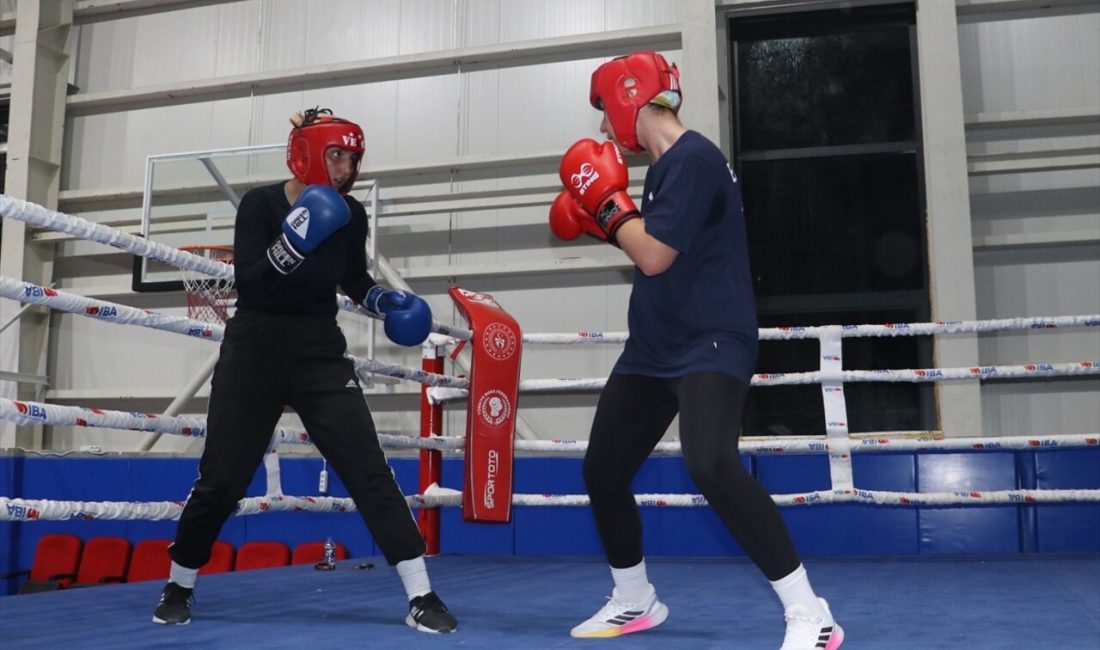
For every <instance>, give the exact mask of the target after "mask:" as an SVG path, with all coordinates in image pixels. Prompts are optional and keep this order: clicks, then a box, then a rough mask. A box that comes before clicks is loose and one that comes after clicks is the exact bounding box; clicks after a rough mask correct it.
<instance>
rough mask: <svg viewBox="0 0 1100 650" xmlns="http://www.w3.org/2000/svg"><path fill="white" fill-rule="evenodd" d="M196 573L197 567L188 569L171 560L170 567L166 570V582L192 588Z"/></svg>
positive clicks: (197, 573) (197, 571)
mask: <svg viewBox="0 0 1100 650" xmlns="http://www.w3.org/2000/svg"><path fill="white" fill-rule="evenodd" d="M198 575H199V570H198V569H188V568H187V567H185V566H180V565H178V564H176V563H175V562H174V561H173V562H172V568H171V570H170V571H169V572H168V582H174V583H176V584H177V585H179V586H181V587H186V588H188V589H194V588H195V577H196V576H198Z"/></svg>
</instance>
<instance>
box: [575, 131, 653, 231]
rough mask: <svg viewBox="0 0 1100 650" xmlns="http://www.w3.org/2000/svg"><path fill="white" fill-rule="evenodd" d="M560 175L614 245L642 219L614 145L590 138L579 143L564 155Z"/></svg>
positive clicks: (624, 168) (621, 156)
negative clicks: (627, 226) (622, 232)
mask: <svg viewBox="0 0 1100 650" xmlns="http://www.w3.org/2000/svg"><path fill="white" fill-rule="evenodd" d="M558 176H559V177H560V178H561V182H562V185H564V186H565V189H566V190H568V191H569V193H570V194H571V195H572V196H573V198H574V199H576V200H577V203H580V204H581V207H582V208H584V210H585V211H586V212H588V214H590V215H592V216H593V217H594V218H595V220H596V224H597V226H599V228H600V229H601V230H602V231H603V232H604V233H605V234H606V237H605V238H606V239H607V241H609V242H611V243H612V244H614V243H615V232H616V231H618V230H619V228H620V227H622V225H623V224H624V223H626V222H627V221H629V220H631V219H637V218H639V217H640V216H641V215H640V214H638V208H637V207H635V206H634V201H633V200H631V198H630V195H629V194H627V193H626V188H627V185H628V184H629V183H630V179H629V177H628V175H627V171H626V162H625V161H623V155H622V153H621V152H620V151H619V148H618V147H617V146H615V143H614V142H611V141H607V142H604V143H603V144H600V143H598V142H596V141H595V140H592V139H590V138H585V139H584V140H580V141H578V142H577V143H576V144H574V145H573V146H572V147H569V150H568V151H566V152H565V155H564V156H562V159H561V166H560V167H559V168H558Z"/></svg>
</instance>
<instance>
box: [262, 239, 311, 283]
mask: <svg viewBox="0 0 1100 650" xmlns="http://www.w3.org/2000/svg"><path fill="white" fill-rule="evenodd" d="M305 259H306V256H305V255H302V254H301V253H299V252H298V249H296V248H294V245H293V244H291V243H290V240H288V239H287V238H286V234H285V233H284V234H282V235H279V238H278V239H276V240H275V242H274V243H273V244H271V246H269V247H268V249H267V261H268V262H271V265H272V266H274V267H275V270H276V271H278V272H279V273H282V274H283V275H289V274H290V273H291V271H293V270H294V269H296V268H298V267H299V266H301V265H302V262H303V261H305Z"/></svg>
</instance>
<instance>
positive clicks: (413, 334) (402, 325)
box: [363, 284, 432, 346]
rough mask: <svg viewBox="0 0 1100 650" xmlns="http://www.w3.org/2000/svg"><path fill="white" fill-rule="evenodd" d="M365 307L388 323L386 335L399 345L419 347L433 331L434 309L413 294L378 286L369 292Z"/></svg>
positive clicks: (364, 300)
mask: <svg viewBox="0 0 1100 650" xmlns="http://www.w3.org/2000/svg"><path fill="white" fill-rule="evenodd" d="M363 306H364V307H366V308H367V311H369V312H370V313H372V314H374V315H375V316H377V317H378V318H381V319H382V320H383V321H385V325H384V327H385V330H386V336H387V337H389V339H390V340H391V341H393V342H394V343H396V344H398V345H409V346H412V345H420V344H421V343H423V342H424V339H426V338H428V334H429V333H431V331H432V310H431V308H430V307H428V303H426V302H424V299H423V298H421V297H420V296H418V295H416V294H414V293H408V292H406V291H391V290H390V289H387V288H385V287H383V286H382V285H378V284H376V285H374V286H373V287H371V288H370V291H368V292H367V297H366V298H364V299H363Z"/></svg>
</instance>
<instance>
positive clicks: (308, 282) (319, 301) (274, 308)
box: [233, 183, 376, 317]
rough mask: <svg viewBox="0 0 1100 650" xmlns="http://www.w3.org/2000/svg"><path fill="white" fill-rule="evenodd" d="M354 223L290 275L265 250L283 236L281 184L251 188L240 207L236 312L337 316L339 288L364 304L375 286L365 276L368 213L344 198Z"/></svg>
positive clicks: (235, 235)
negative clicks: (276, 267) (280, 268)
mask: <svg viewBox="0 0 1100 650" xmlns="http://www.w3.org/2000/svg"><path fill="white" fill-rule="evenodd" d="M344 200H345V201H347V204H348V207H349V208H350V209H351V221H350V222H349V223H348V224H347V225H346V226H344V227H343V228H340V229H339V230H337V231H336V232H334V233H332V235H330V236H329V237H328V239H326V240H325V241H323V242H321V245H320V246H318V247H317V248H316V249H314V250H313V251H312V252H310V253H309V254H308V255H306V258H305V261H304V262H302V265H301V266H299V267H298V268H297V269H295V270H294V271H293V272H291V273H290V274H289V275H283V274H281V273H279V272H278V271H277V270H276V269H275V267H274V266H272V264H271V262H269V261H268V259H267V249H268V247H269V246H271V244H272V243H273V242H274V241H275V239H276V238H278V237H279V235H280V234H281V233H282V225H283V221H284V220H285V219H286V215H287V214H288V213H289V212H290V203H289V202H288V201H287V200H286V194H285V192H284V191H283V183H276V184H274V185H264V186H262V187H257V188H254V189H252V190H249V191H248V192H247V193H246V194H245V195H244V198H242V199H241V203H240V206H238V208H237V222H236V226H235V228H234V233H233V265H234V267H235V274H236V285H237V308H238V309H243V310H247V311H253V312H264V313H271V314H289V315H294V316H326V315H328V316H332V317H335V316H336V312H337V309H338V307H337V305H336V287H337V285H339V286H340V287H341V288H342V289H343V290H344V293H345V294H347V296H348V297H349V298H351V299H352V300H354V301H355V302H362V301H363V298H365V297H366V295H367V291H368V290H369V289H370V288H371V287H372V286H374V285H375V284H376V282H375V281H374V280H373V279H372V278H371V277H370V275H369V274H368V273H367V249H366V242H367V211H366V210H365V209H364V208H363V204H362V203H360V202H359V201H357V200H355V199H353V198H351V197H350V196H345V197H344Z"/></svg>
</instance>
